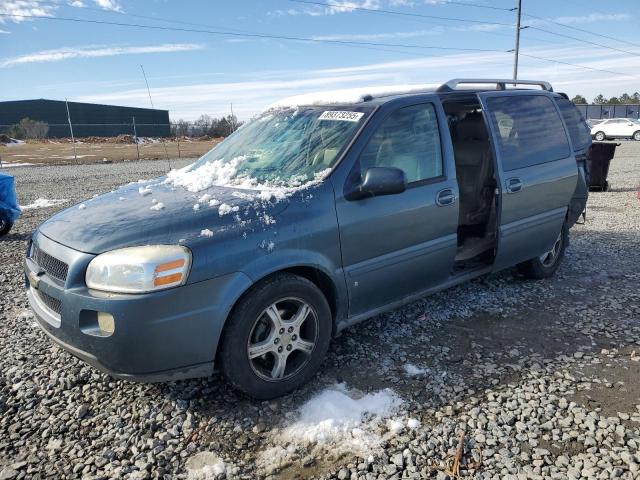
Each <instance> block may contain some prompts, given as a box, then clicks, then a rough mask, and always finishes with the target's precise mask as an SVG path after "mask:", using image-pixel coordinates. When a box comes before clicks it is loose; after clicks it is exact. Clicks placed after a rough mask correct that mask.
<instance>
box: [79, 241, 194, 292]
mask: <svg viewBox="0 0 640 480" xmlns="http://www.w3.org/2000/svg"><path fill="white" fill-rule="evenodd" d="M190 268H191V252H190V251H189V249H187V248H186V247H182V246H178V245H153V246H145V247H129V248H122V249H119V250H113V251H111V252H107V253H103V254H101V255H98V256H97V257H96V258H94V259H93V260H91V262H90V263H89V266H88V267H87V274H86V278H85V279H86V282H87V286H88V287H89V288H94V289H96V290H104V291H107V292H115V293H145V292H152V291H155V290H163V289H165V288H170V287H177V286H178V285H183V284H184V283H185V282H186V281H187V276H188V275H189V269H190Z"/></svg>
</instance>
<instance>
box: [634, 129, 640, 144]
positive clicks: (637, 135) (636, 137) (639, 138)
mask: <svg viewBox="0 0 640 480" xmlns="http://www.w3.org/2000/svg"><path fill="white" fill-rule="evenodd" d="M633 139H634V140H635V141H636V142H640V130H638V131H637V132H636V133H634V134H633Z"/></svg>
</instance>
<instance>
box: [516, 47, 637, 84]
mask: <svg viewBox="0 0 640 480" xmlns="http://www.w3.org/2000/svg"><path fill="white" fill-rule="evenodd" d="M520 56H521V57H529V58H534V59H536V60H542V61H545V62H552V63H558V64H560V65H567V66H569V67H576V68H582V69H584V70H592V71H594V72H602V73H610V74H613V75H621V76H623V77H630V78H640V77H638V76H636V75H631V74H629V73H622V72H614V71H613V70H605V69H602V68H595V67H588V66H586V65H579V64H577V63H569V62H564V61H562V60H555V59H552V58H545V57H538V56H536V55H530V54H528V53H522V51H521V52H520Z"/></svg>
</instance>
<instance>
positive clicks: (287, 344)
mask: <svg viewBox="0 0 640 480" xmlns="http://www.w3.org/2000/svg"><path fill="white" fill-rule="evenodd" d="M318 334H319V325H318V316H317V314H316V312H315V310H314V309H313V307H311V306H310V305H309V304H308V303H307V302H305V301H304V300H301V299H299V298H294V297H289V298H283V299H281V300H277V301H276V302H274V303H272V304H271V305H269V306H268V307H267V308H266V309H265V310H264V311H263V312H262V313H261V314H260V315H259V317H258V318H257V319H256V320H255V322H254V325H253V328H252V329H251V333H250V334H249V340H248V342H247V356H248V358H249V363H250V364H251V368H252V369H253V371H254V372H255V373H256V375H258V376H259V377H260V378H262V379H263V380H267V381H271V382H274V381H282V380H285V379H287V378H290V377H292V376H293V375H295V374H296V373H298V372H299V371H300V370H302V369H303V368H304V367H305V365H307V363H308V362H309V359H310V358H311V354H312V353H313V351H314V349H315V346H316V342H317V340H318Z"/></svg>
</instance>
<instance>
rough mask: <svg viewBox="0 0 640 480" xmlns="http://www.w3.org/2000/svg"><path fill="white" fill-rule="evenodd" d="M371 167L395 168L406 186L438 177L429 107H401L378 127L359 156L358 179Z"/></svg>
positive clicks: (436, 142)
mask: <svg viewBox="0 0 640 480" xmlns="http://www.w3.org/2000/svg"><path fill="white" fill-rule="evenodd" d="M371 167H395V168H399V169H400V170H402V171H403V172H404V173H405V175H406V176H407V182H408V183H415V182H419V181H421V180H428V179H430V178H436V177H440V176H441V175H442V150H441V148H440V131H439V129H438V119H437V116H436V111H435V108H434V107H433V105H432V104H422V105H413V106H410V107H404V108H400V109H398V110H397V111H395V112H394V113H392V114H391V115H389V116H388V117H387V118H386V119H385V120H384V122H383V123H382V125H380V126H379V127H378V128H377V130H376V131H375V133H374V134H373V136H372V137H371V139H370V140H369V143H368V144H367V146H366V147H365V148H364V150H363V151H362V153H361V154H360V158H359V162H358V165H357V166H356V168H359V169H360V177H361V178H362V176H363V175H364V172H365V171H366V170H367V169H368V168H371Z"/></svg>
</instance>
